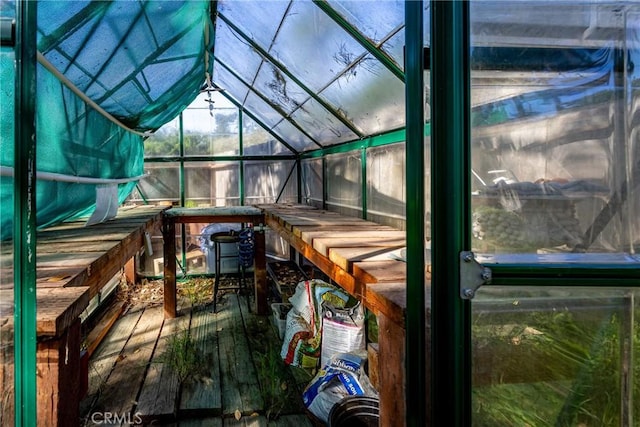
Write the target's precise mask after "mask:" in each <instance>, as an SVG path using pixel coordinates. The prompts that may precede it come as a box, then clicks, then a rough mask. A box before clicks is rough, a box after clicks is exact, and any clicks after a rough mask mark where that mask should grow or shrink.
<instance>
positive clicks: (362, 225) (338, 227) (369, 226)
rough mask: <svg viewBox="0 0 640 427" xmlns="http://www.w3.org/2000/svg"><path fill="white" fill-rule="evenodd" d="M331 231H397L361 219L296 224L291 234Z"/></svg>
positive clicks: (299, 235) (300, 234) (298, 235)
mask: <svg viewBox="0 0 640 427" xmlns="http://www.w3.org/2000/svg"><path fill="white" fill-rule="evenodd" d="M325 230H329V231H333V232H334V234H335V232H342V231H358V230H380V231H397V229H395V228H392V227H389V226H386V225H380V224H376V223H375V222H369V221H363V222H356V223H350V224H347V225H343V224H334V225H331V226H327V225H325V224H313V225H296V226H294V227H293V230H292V231H293V235H294V236H297V237H301V236H302V233H305V232H314V231H325Z"/></svg>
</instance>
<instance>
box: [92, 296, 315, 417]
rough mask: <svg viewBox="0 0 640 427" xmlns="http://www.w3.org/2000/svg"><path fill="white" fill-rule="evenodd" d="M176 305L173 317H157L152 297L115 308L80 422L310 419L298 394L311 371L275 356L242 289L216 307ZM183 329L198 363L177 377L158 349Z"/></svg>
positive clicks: (275, 344)
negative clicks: (119, 310) (214, 309)
mask: <svg viewBox="0 0 640 427" xmlns="http://www.w3.org/2000/svg"><path fill="white" fill-rule="evenodd" d="M191 302H193V299H191ZM179 304H180V307H181V309H180V315H179V316H178V317H177V318H175V319H164V317H163V308H162V305H161V304H159V303H148V302H147V303H144V304H139V303H136V302H135V301H133V304H132V305H131V306H130V308H129V309H128V310H127V311H126V312H125V313H124V314H122V315H121V316H120V318H119V319H118V320H117V321H116V323H115V324H114V326H113V327H112V328H111V330H110V331H109V333H108V334H107V335H106V337H105V339H104V340H103V341H102V343H101V344H100V345H99V346H98V347H97V349H96V351H95V352H94V353H93V354H92V356H91V359H90V361H89V387H88V393H87V396H86V397H85V398H84V400H83V401H82V403H81V418H82V421H81V424H80V425H84V426H91V425H96V424H97V423H100V422H103V421H106V417H109V416H110V417H111V418H112V421H115V422H112V423H113V424H115V425H131V424H136V423H138V424H144V425H166V426H296V427H304V426H312V425H313V423H312V421H311V420H310V419H309V418H308V417H307V415H305V412H304V406H303V405H302V400H301V393H302V389H303V388H304V386H305V385H306V384H307V383H308V382H309V381H310V379H311V373H309V372H306V371H303V370H300V369H298V368H291V367H287V366H285V365H284V363H283V362H282V360H281V359H280V357H279V354H280V348H281V345H282V344H281V342H280V340H279V338H278V335H277V332H276V330H275V328H274V326H273V325H272V323H271V320H270V318H269V317H268V316H258V315H255V314H253V313H251V312H249V311H248V308H247V301H246V297H245V296H243V295H238V294H236V293H235V292H230V291H228V292H226V293H223V295H221V296H220V297H219V300H218V307H217V313H213V312H212V305H211V303H210V298H209V301H207V302H206V303H198V304H197V305H194V306H193V307H191V304H190V303H189V302H188V300H187V298H186V297H179ZM185 331H188V333H189V334H190V336H191V337H192V342H193V344H194V346H195V348H196V351H195V354H196V355H197V356H196V359H197V361H200V362H202V363H200V364H199V365H198V366H197V368H196V369H192V370H191V371H192V372H191V374H192V375H191V376H190V377H189V378H186V379H184V380H183V381H180V379H179V368H178V367H177V366H174V364H172V363H170V358H169V357H168V354H170V350H171V349H176V348H177V347H176V346H177V343H178V342H179V338H180V337H184V336H185V335H184V334H185V333H187V332H185ZM184 341H185V340H183V341H182V342H184ZM184 354H192V353H189V352H185V353H184ZM181 360H184V357H182V358H181ZM194 370H195V372H193V371H194Z"/></svg>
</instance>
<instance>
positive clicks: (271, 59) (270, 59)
mask: <svg viewBox="0 0 640 427" xmlns="http://www.w3.org/2000/svg"><path fill="white" fill-rule="evenodd" d="M218 18H220V19H222V21H224V23H225V24H227V25H228V26H229V27H230V28H231V29H232V30H233V31H234V32H236V33H237V34H238V35H239V36H240V37H242V38H243V39H244V40H245V41H246V42H247V43H249V44H250V45H251V47H252V48H254V49H255V50H256V52H258V54H259V55H260V56H261V57H262V58H263V60H266V61H267V62H269V63H271V65H273V66H274V67H275V68H276V69H277V70H278V71H280V72H282V74H284V75H285V76H287V77H289V78H290V79H291V80H292V81H293V82H294V83H295V84H297V85H298V86H300V88H301V89H302V90H303V91H304V92H305V93H306V94H307V95H308V96H309V97H310V98H312V99H313V100H314V101H316V102H317V103H319V104H320V105H321V106H322V107H323V108H324V109H325V110H327V111H328V112H329V113H331V115H333V116H334V117H335V118H336V119H338V120H339V121H340V123H342V124H343V125H345V126H346V127H347V128H348V129H349V130H350V131H351V132H353V133H354V134H355V135H357V136H358V137H359V138H363V137H364V136H365V135H364V133H363V132H362V131H361V130H360V129H358V128H357V127H356V126H355V125H354V124H353V123H352V122H350V121H349V120H347V118H346V117H345V116H344V115H343V114H340V112H338V111H337V110H336V109H335V108H334V107H332V106H331V105H330V104H328V103H327V102H326V101H325V100H324V99H322V98H321V97H320V96H318V94H316V93H315V92H314V91H312V90H311V89H309V88H308V87H307V86H306V85H305V84H304V83H302V82H301V81H300V80H299V79H298V78H297V77H296V76H295V75H293V74H292V73H291V72H290V71H289V70H288V69H287V68H286V67H285V66H284V65H283V64H281V63H280V62H279V61H278V60H277V59H275V58H274V57H273V56H271V54H269V52H267V51H266V50H264V49H263V48H262V47H261V46H260V45H258V44H257V43H256V42H255V41H253V39H251V37H249V36H247V35H246V34H245V33H244V32H243V31H242V30H241V29H240V28H238V27H237V26H236V25H235V24H234V23H233V22H231V21H230V20H229V19H228V18H226V17H225V16H224V15H223V14H221V13H218ZM261 66H262V64H261ZM250 87H251V86H250ZM254 92H255V91H254ZM307 101H308V99H307ZM305 102H306V101H305ZM302 104H304V102H303V103H302ZM299 108H300V107H297V108H295V109H294V110H293V111H292V112H295V111H297V110H298V109H299ZM284 118H286V119H290V120H293V119H291V118H290V114H284V115H283V119H284ZM312 140H313V138H312ZM313 141H314V142H315V140H313ZM316 144H317V142H316ZM319 145H320V144H319ZM320 146H321V147H322V145H320Z"/></svg>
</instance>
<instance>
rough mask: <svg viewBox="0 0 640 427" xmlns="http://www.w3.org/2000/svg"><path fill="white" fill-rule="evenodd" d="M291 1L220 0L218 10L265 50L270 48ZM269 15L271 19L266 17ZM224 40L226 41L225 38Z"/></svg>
mask: <svg viewBox="0 0 640 427" xmlns="http://www.w3.org/2000/svg"><path fill="white" fill-rule="evenodd" d="M288 5H289V2H285V1H249V0H246V1H245V0H243V1H226V0H225V1H219V2H218V12H219V13H220V14H222V15H223V16H224V17H225V18H227V19H229V20H230V21H231V22H233V23H234V25H236V26H237V27H239V28H240V30H242V32H244V33H245V34H246V35H247V36H249V37H250V38H251V39H252V40H253V41H255V42H256V43H258V45H260V46H261V47H262V48H264V49H265V50H268V49H269V46H271V43H272V41H273V38H274V37H275V34H276V31H277V30H278V27H279V26H280V22H281V21H282V17H283V16H284V14H285V12H286V10H287V7H288ZM266 16H268V17H269V19H265V17H266ZM219 40H222V42H225V40H223V39H219Z"/></svg>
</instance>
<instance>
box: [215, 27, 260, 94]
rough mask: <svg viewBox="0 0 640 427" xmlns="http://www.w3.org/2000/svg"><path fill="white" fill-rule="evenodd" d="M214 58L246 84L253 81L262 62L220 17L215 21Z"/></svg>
mask: <svg viewBox="0 0 640 427" xmlns="http://www.w3.org/2000/svg"><path fill="white" fill-rule="evenodd" d="M215 59H216V62H218V63H222V64H224V66H225V67H226V68H228V69H230V70H232V71H233V72H234V73H235V74H236V75H237V76H238V77H240V79H242V80H243V81H244V82H247V83H248V84H252V83H253V80H254V78H255V75H256V73H257V71H258V68H259V67H260V64H262V57H261V56H260V55H258V54H257V53H256V52H255V51H254V50H252V49H251V46H250V45H249V44H248V43H247V42H245V41H243V39H242V37H240V36H239V35H238V34H237V33H236V32H235V31H233V30H232V29H231V28H230V27H229V26H228V25H227V24H226V23H225V22H224V21H223V20H221V19H218V20H217V21H216V49H215ZM215 68H216V67H215V65H214V69H215ZM238 100H239V101H243V99H238Z"/></svg>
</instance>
